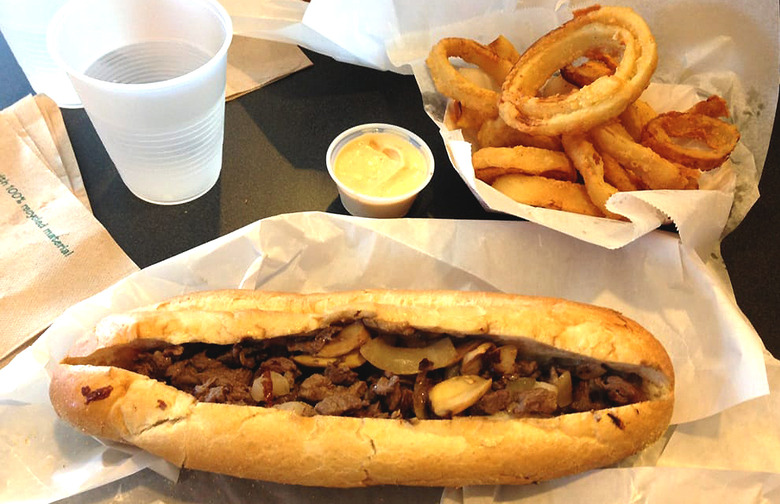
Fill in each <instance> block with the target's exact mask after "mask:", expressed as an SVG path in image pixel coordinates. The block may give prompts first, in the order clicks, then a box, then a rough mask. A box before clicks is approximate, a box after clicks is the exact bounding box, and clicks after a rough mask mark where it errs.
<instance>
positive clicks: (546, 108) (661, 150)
mask: <svg viewBox="0 0 780 504" xmlns="http://www.w3.org/2000/svg"><path fill="white" fill-rule="evenodd" d="M455 58H459V59H460V60H462V61H465V62H466V63H469V64H471V65H466V66H462V65H461V66H456V65H454V64H453V61H451V59H455ZM657 61H658V54H657V49H656V43H655V39H654V37H653V34H652V32H651V31H650V28H649V27H648V26H647V23H646V22H645V21H644V20H643V19H642V17H641V16H639V15H638V14H637V13H636V12H635V11H633V10H632V9H630V8H628V7H602V6H599V5H595V6H592V7H589V8H587V9H582V10H579V11H575V12H574V17H573V19H571V20H570V21H568V22H566V23H564V24H562V25H561V26H559V27H558V28H556V29H554V30H552V31H550V32H549V33H547V34H546V35H544V36H542V37H541V38H540V39H539V40H537V41H536V42H535V43H534V44H532V45H531V46H530V47H529V48H528V49H527V50H526V51H525V52H524V53H522V54H520V53H519V52H518V51H517V50H516V49H515V48H514V47H513V46H512V44H511V42H509V40H508V39H506V38H505V37H503V36H500V37H498V38H497V39H496V40H494V41H493V42H491V43H489V44H487V45H483V44H480V43H478V42H477V41H474V40H470V39H465V38H456V37H452V38H445V39H442V40H441V41H439V42H438V43H437V44H436V45H435V46H434V47H433V48H432V49H431V52H430V54H429V55H428V58H427V59H426V64H427V66H428V69H429V71H430V74H431V77H432V79H433V82H434V84H435V86H436V89H437V90H438V91H439V92H440V93H442V94H443V95H445V96H447V97H448V98H450V100H449V102H448V106H447V111H446V114H445V125H446V127H447V128H449V129H450V130H455V129H460V130H461V131H462V132H463V135H464V138H466V139H467V140H468V141H469V142H471V144H472V147H473V153H472V164H473V165H474V170H475V176H476V178H478V179H480V180H482V181H483V182H485V183H487V184H489V185H491V186H493V187H494V188H496V189H497V190H499V191H502V192H504V193H505V194H506V195H508V196H509V197H511V198H512V199H515V200H516V201H518V202H520V203H524V204H528V205H532V206H541V207H547V208H553V209H558V210H564V211H570V212H576V213H581V214H586V215H593V216H597V217H607V218H612V219H623V217H622V216H620V215H616V214H614V213H612V212H610V211H609V210H607V208H606V202H607V200H608V199H609V198H610V197H611V196H612V195H613V194H615V193H617V192H620V191H641V190H651V189H673V190H685V189H697V188H698V179H699V175H700V174H701V173H702V172H703V171H706V170H712V169H714V168H717V167H719V166H721V165H722V164H723V163H724V162H725V161H726V160H727V159H728V158H729V156H730V155H731V153H732V151H733V150H734V148H735V147H736V145H737V142H738V141H739V139H740V134H739V131H738V130H737V128H736V127H735V126H734V125H733V124H731V123H730V122H729V111H728V105H727V103H726V102H725V100H723V99H722V98H721V97H719V96H711V97H710V98H709V99H707V100H704V101H701V102H700V103H697V104H696V105H694V106H693V107H691V108H690V109H688V110H685V111H672V112H666V113H663V114H658V113H656V111H655V110H653V108H652V107H651V106H650V105H649V104H648V103H646V102H645V101H643V100H642V99H640V96H641V94H642V93H643V91H644V90H645V89H646V87H647V86H648V84H649V83H650V79H651V77H652V75H653V73H654V71H655V68H656V65H657Z"/></svg>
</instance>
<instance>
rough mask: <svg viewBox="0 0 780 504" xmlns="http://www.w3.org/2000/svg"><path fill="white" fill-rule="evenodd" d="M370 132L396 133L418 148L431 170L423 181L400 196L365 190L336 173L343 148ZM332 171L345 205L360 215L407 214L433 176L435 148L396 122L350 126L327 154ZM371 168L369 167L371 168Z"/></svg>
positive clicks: (428, 170)
mask: <svg viewBox="0 0 780 504" xmlns="http://www.w3.org/2000/svg"><path fill="white" fill-rule="evenodd" d="M368 133H387V134H391V135H396V136H398V137H400V138H401V139H403V140H404V141H406V142H408V143H409V144H410V145H411V146H412V147H414V148H415V149H417V150H418V151H419V152H420V153H421V154H422V155H423V158H424V159H425V163H426V168H427V172H426V174H425V176H424V178H423V179H422V182H421V183H420V184H418V185H417V187H414V188H413V189H411V190H410V191H408V192H406V193H404V194H399V195H397V196H389V197H381V196H371V195H367V194H361V193H360V192H358V191H356V190H355V189H353V188H351V187H349V186H347V185H345V184H344V183H343V182H342V181H341V180H339V178H338V177H337V176H336V174H335V171H334V170H335V161H336V157H337V156H338V154H339V152H340V151H341V149H342V148H343V147H344V146H345V145H346V144H347V143H349V142H350V141H352V140H354V139H356V138H358V137H360V136H362V135H365V134H368ZM325 162H326V164H327V167H328V173H329V174H330V176H331V178H332V179H333V181H334V182H335V183H336V187H337V188H338V191H339V198H340V199H341V203H342V204H343V205H344V208H346V209H347V211H348V212H349V213H350V214H352V215H354V216H357V217H371V218H397V217H403V216H405V215H406V214H407V213H408V212H409V209H410V208H411V206H412V203H414V200H415V199H416V198H417V195H418V194H419V193H420V191H422V190H423V189H424V188H425V186H427V185H428V183H429V182H430V181H431V178H433V170H434V160H433V154H432V153H431V149H430V148H429V147H428V144H426V143H425V142H424V141H423V140H422V139H421V138H420V137H419V136H417V135H415V134H414V133H412V132H411V131H409V130H406V129H404V128H401V127H399V126H394V125H392V124H383V123H369V124H361V125H358V126H354V127H352V128H349V129H347V130H346V131H344V132H343V133H341V134H340V135H339V136H337V137H336V138H335V139H333V141H332V142H331V144H330V146H329V147H328V151H327V153H326V155H325ZM367 169H368V168H367Z"/></svg>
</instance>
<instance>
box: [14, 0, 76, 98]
mask: <svg viewBox="0 0 780 504" xmlns="http://www.w3.org/2000/svg"><path fill="white" fill-rule="evenodd" d="M65 2H66V0H0V31H2V32H3V37H5V41H6V42H7V43H8V47H9V48H10V49H11V52H12V53H13V54H14V58H16V62H17V63H19V66H20V67H21V68H22V71H23V72H24V75H25V77H27V80H28V81H29V82H30V86H31V87H32V88H33V91H35V92H36V93H38V94H45V95H47V96H48V97H49V98H51V99H52V100H54V101H55V102H56V103H57V105H59V106H60V107H64V108H76V107H80V106H81V102H80V101H79V97H78V95H77V94H76V91H75V90H74V89H73V86H72V85H71V83H70V80H69V79H68V76H67V74H66V73H65V71H64V70H62V69H61V68H60V67H59V66H57V63H55V62H54V60H53V59H52V57H51V56H50V55H49V50H48V49H47V47H46V30H47V28H48V26H49V22H50V21H51V19H52V17H53V16H54V14H55V13H56V12H57V11H58V10H59V8H60V7H62V6H63V5H64V4H65Z"/></svg>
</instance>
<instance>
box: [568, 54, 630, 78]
mask: <svg viewBox="0 0 780 504" xmlns="http://www.w3.org/2000/svg"><path fill="white" fill-rule="evenodd" d="M585 56H586V57H587V58H588V59H587V60H586V61H585V62H583V63H582V64H581V65H574V63H569V64H568V65H566V66H565V67H563V68H561V77H563V78H564V79H565V80H566V82H569V83H570V84H574V85H575V86H577V87H584V86H587V85H588V84H592V83H593V81H595V80H596V79H598V78H599V77H603V76H606V75H612V74H613V73H615V69H616V68H617V65H618V64H617V61H615V58H613V57H612V56H611V55H610V54H607V53H606V52H604V51H602V50H591V51H588V52H587V54H585Z"/></svg>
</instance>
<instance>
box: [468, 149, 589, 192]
mask: <svg viewBox="0 0 780 504" xmlns="http://www.w3.org/2000/svg"><path fill="white" fill-rule="evenodd" d="M471 164H472V165H473V166H474V174H475V175H476V177H477V178H478V179H480V180H482V181H484V182H487V183H488V184H490V183H492V182H493V181H494V180H495V179H496V178H498V177H499V176H501V175H505V174H507V173H523V174H526V175H540V176H544V177H549V178H554V179H558V180H568V181H572V182H573V181H575V180H577V171H576V170H575V169H574V167H573V166H572V164H571V161H569V158H568V157H567V156H566V154H564V153H563V152H557V151H551V150H547V149H538V148H536V147H525V146H517V147H484V148H482V149H479V150H478V151H476V152H475V153H474V154H472V156H471Z"/></svg>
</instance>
